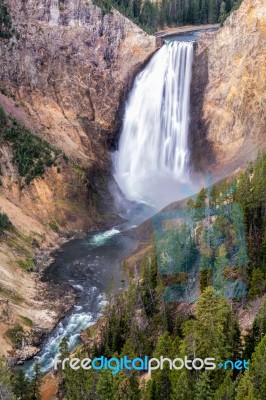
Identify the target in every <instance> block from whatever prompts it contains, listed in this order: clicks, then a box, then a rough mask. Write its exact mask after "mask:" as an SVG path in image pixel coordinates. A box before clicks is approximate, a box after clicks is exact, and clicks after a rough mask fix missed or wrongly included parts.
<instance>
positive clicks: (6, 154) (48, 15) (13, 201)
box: [0, 0, 157, 354]
mask: <svg viewBox="0 0 266 400" xmlns="http://www.w3.org/2000/svg"><path fill="white" fill-rule="evenodd" d="M1 4H6V7H7V12H8V15H9V16H10V20H11V25H10V24H9V26H7V27H4V26H1V28H2V30H3V29H5V30H4V32H5V33H6V32H7V35H2V36H1V35H0V36H1V37H0V92H1V93H0V107H2V108H3V109H4V110H5V112H6V114H7V115H9V116H10V117H12V118H13V120H15V121H17V122H19V123H20V124H22V125H24V126H26V127H27V128H28V129H29V130H30V131H31V132H32V133H34V134H37V135H38V136H39V137H41V138H42V139H45V140H46V141H47V142H48V143H49V144H50V145H52V146H54V147H55V148H59V149H60V151H62V152H63V153H64V154H65V156H64V158H63V159H61V161H60V164H59V165H58V166H57V167H56V166H52V167H49V168H47V169H46V172H45V173H44V174H43V176H41V177H36V178H35V179H34V180H32V181H31V183H30V184H28V185H24V187H23V188H22V189H21V180H22V178H21V177H20V176H19V173H18V168H17V166H16V165H15V164H14V162H13V158H14V151H13V148H12V145H10V143H7V142H6V141H5V139H4V135H3V132H2V131H1V127H0V161H1V175H2V176H1V186H0V212H1V213H5V214H7V215H8V218H9V220H10V222H11V223H12V229H10V230H7V231H5V232H4V234H3V236H2V237H1V238H0V253H1V254H0V273H1V280H0V302H1V308H0V354H7V352H8V351H10V350H11V342H10V341H9V340H8V339H7V338H6V337H4V332H5V331H6V330H7V329H8V328H12V327H14V326H16V325H22V326H23V327H24V329H26V330H30V328H28V327H27V326H26V324H25V323H24V322H25V319H24V320H23V317H27V318H29V319H30V320H31V321H32V323H33V327H37V328H39V327H41V328H49V327H51V326H52V325H53V324H54V323H55V321H56V320H57V318H58V316H59V315H60V314H63V313H64V312H65V306H64V304H65V305H66V307H69V306H70V305H71V302H72V300H71V299H73V293H72V294H71V293H70V294H69V304H68V305H67V299H65V298H64V304H62V296H61V299H60V290H59V288H56V290H54V291H53V292H54V297H53V298H50V299H48V300H49V301H45V296H47V288H46V285H45V284H44V283H40V282H39V279H38V265H43V264H45V262H47V261H48V252H47V249H49V250H51V249H53V248H55V247H56V245H57V244H58V243H59V242H60V237H61V236H62V235H66V234H69V235H71V234H73V233H75V232H78V231H79V230H80V229H83V230H84V229H97V228H99V227H101V226H102V224H104V221H102V218H101V216H99V213H98V211H97V210H96V207H95V201H94V199H95V196H97V193H95V191H94V189H93V187H92V180H93V179H94V177H95V175H96V174H97V173H99V174H101V173H103V172H105V171H106V169H107V167H108V166H109V157H108V149H109V148H110V143H111V142H112V140H113V138H114V137H115V136H116V134H117V131H118V130H119V124H120V121H121V118H120V114H121V106H122V103H123V99H124V98H125V96H126V94H127V92H128V90H129V88H130V85H131V82H132V79H133V77H134V75H135V73H136V72H137V71H138V70H139V69H140V68H141V66H142V65H143V63H144V62H145V61H146V60H147V58H148V57H149V56H150V55H151V54H152V53H153V52H154V51H155V50H156V48H157V45H156V39H155V38H154V37H151V36H148V35H147V34H146V33H145V32H143V31H142V30H141V29H140V28H138V27H137V26H136V25H134V24H133V23H132V22H131V21H129V20H128V19H126V18H124V17H123V16H122V15H121V14H120V13H119V12H117V11H115V10H114V11H113V12H111V13H110V14H108V15H103V14H102V12H101V10H100V9H99V8H98V7H95V6H94V5H93V4H92V2H91V1H86V0H82V1H80V0H65V1H57V0H52V1H50V0H39V1H35V0H28V1H26V2H25V1H23V0H1ZM8 124H10V125H12V122H11V120H9V121H8ZM67 158H68V161H66V160H67ZM96 171H97V172H96ZM32 268H33V270H34V272H29V271H28V269H32ZM58 291H59V292H58ZM57 292H58V293H57ZM61 294H62V293H61ZM49 296H51V290H50V291H49ZM29 342H30V341H29ZM30 351H31V350H30V349H29V352H30ZM25 353H27V350H26V351H25Z"/></svg>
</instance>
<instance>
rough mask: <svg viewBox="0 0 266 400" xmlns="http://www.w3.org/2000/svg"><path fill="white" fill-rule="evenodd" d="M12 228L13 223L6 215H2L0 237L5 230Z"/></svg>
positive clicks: (0, 215)
mask: <svg viewBox="0 0 266 400" xmlns="http://www.w3.org/2000/svg"><path fill="white" fill-rule="evenodd" d="M10 227H11V222H10V221H9V218H8V216H7V215H6V214H5V213H0V236H1V235H2V234H3V232H4V230H5V229H8V228H10Z"/></svg>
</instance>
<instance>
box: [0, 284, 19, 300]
mask: <svg viewBox="0 0 266 400" xmlns="http://www.w3.org/2000/svg"><path fill="white" fill-rule="evenodd" d="M0 296H1V297H4V298H5V299H7V300H13V301H14V302H15V303H17V304H19V303H21V302H22V301H23V298H22V297H21V296H20V295H19V294H17V293H14V292H12V291H11V290H8V289H5V288H3V287H1V286H0Z"/></svg>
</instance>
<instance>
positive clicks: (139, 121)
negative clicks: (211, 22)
mask: <svg viewBox="0 0 266 400" xmlns="http://www.w3.org/2000/svg"><path fill="white" fill-rule="evenodd" d="M192 62H193V42H170V43H168V44H165V45H164V46H163V47H162V48H161V49H160V50H159V51H158V52H157V53H156V54H155V55H154V56H153V57H152V59H151V60H150V62H149V63H148V64H147V66H146V67H145V68H144V70H143V71H142V72H141V73H140V74H139V75H138V76H137V77H136V79H135V82H134V85H133V88H132V91H131V93H130V96H129V100H128V103H127V106H126V113H125V118H124V122H123V128H122V133H121V137H120V141H119V147H118V151H117V152H116V154H115V174H114V175H115V179H116V181H117V183H118V185H119V186H120V188H121V189H122V191H123V192H124V194H125V195H126V197H127V198H129V199H130V200H137V201H146V202H148V203H151V204H153V205H154V206H157V207H162V206H164V205H166V204H167V203H169V202H171V201H174V200H178V199H179V198H180V197H183V196H184V195H186V194H187V193H186V188H185V186H186V185H189V165H188V159H189V149H188V130H189V119H190V83H191V75H192ZM189 194H190V193H189Z"/></svg>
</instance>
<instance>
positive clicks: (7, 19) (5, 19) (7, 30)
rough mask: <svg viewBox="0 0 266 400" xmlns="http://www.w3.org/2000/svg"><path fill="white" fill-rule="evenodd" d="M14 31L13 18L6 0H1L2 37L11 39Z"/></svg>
mask: <svg viewBox="0 0 266 400" xmlns="http://www.w3.org/2000/svg"><path fill="white" fill-rule="evenodd" d="M12 33H14V30H13V29H12V20H11V16H10V14H9V11H8V9H7V6H6V4H5V1H4V0H0V39H1V38H3V39H9V38H10V37H11V36H12Z"/></svg>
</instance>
